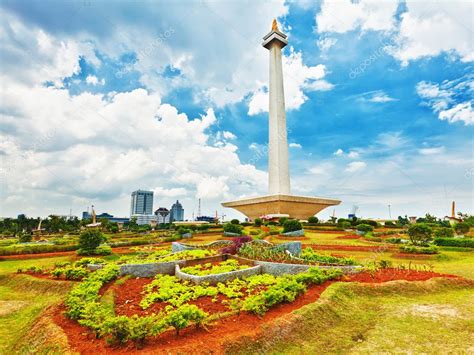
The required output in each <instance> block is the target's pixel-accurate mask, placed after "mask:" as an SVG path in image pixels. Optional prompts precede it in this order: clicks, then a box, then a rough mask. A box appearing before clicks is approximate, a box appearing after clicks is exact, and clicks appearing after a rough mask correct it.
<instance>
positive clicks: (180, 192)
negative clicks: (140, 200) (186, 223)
mask: <svg viewBox="0 0 474 355" xmlns="http://www.w3.org/2000/svg"><path fill="white" fill-rule="evenodd" d="M153 192H154V198H155V199H160V198H162V197H183V196H186V195H187V194H188V192H187V191H186V189H185V188H184V187H172V188H168V189H167V188H163V187H155V188H154V189H153Z"/></svg>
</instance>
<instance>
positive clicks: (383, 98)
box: [368, 92, 396, 103]
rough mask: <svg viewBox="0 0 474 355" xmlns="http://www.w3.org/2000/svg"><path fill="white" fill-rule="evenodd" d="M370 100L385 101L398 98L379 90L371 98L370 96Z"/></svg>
mask: <svg viewBox="0 0 474 355" xmlns="http://www.w3.org/2000/svg"><path fill="white" fill-rule="evenodd" d="M368 101H370V102H378V103H384V102H390V101H396V99H394V98H393V97H390V96H388V95H387V94H385V93H383V92H378V93H375V94H374V95H373V96H372V97H371V98H369V99H368Z"/></svg>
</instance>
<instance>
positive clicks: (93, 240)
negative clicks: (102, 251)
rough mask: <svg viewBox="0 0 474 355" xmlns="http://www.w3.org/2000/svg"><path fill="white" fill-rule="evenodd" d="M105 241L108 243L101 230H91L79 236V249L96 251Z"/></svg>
mask: <svg viewBox="0 0 474 355" xmlns="http://www.w3.org/2000/svg"><path fill="white" fill-rule="evenodd" d="M105 241H107V239H106V238H105V236H104V234H102V232H101V231H100V230H98V229H90V230H87V231H85V232H82V233H81V235H80V236H79V248H80V249H83V250H94V249H96V248H97V247H98V246H99V245H100V244H102V243H104V242H105Z"/></svg>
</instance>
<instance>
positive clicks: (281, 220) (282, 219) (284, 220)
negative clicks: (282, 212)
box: [278, 217, 288, 226]
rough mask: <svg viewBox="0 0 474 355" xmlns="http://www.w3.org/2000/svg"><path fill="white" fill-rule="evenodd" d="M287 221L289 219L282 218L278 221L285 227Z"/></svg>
mask: <svg viewBox="0 0 474 355" xmlns="http://www.w3.org/2000/svg"><path fill="white" fill-rule="evenodd" d="M286 221H288V217H280V218H279V219H278V224H279V225H280V226H283V225H284V224H285V222H286Z"/></svg>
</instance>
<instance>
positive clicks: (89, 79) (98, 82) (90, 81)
mask: <svg viewBox="0 0 474 355" xmlns="http://www.w3.org/2000/svg"><path fill="white" fill-rule="evenodd" d="M86 83H87V84H89V85H94V86H96V85H105V79H101V80H99V78H97V77H96V76H95V75H88V76H87V78H86Z"/></svg>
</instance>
